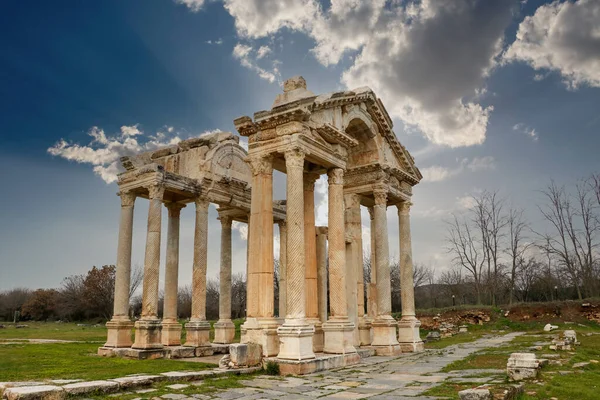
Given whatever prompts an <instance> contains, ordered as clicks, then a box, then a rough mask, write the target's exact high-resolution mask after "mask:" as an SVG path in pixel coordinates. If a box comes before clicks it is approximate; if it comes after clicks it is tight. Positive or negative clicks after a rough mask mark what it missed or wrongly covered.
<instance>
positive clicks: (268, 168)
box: [247, 155, 273, 176]
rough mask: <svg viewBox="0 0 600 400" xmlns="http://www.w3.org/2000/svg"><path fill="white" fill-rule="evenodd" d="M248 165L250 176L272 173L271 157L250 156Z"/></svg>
mask: <svg viewBox="0 0 600 400" xmlns="http://www.w3.org/2000/svg"><path fill="white" fill-rule="evenodd" d="M247 162H248V164H250V170H252V175H254V176H256V175H268V174H272V173H273V156H270V155H267V156H263V155H261V156H252V157H248V160H247Z"/></svg>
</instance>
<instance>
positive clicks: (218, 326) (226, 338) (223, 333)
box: [213, 320, 235, 344]
mask: <svg viewBox="0 0 600 400" xmlns="http://www.w3.org/2000/svg"><path fill="white" fill-rule="evenodd" d="M214 328H215V340H213V343H220V344H228V343H233V339H234V337H235V325H234V324H233V322H232V321H231V320H225V321H218V322H216V323H215V326H214Z"/></svg>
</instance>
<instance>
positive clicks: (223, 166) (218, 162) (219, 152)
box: [206, 142, 252, 182]
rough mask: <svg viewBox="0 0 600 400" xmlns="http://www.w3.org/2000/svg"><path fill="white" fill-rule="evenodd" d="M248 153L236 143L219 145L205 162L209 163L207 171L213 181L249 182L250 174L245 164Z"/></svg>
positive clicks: (248, 167) (208, 155)
mask: <svg viewBox="0 0 600 400" xmlns="http://www.w3.org/2000/svg"><path fill="white" fill-rule="evenodd" d="M247 156H248V153H247V152H246V150H244V148H243V147H242V146H240V145H239V144H237V143H231V142H230V143H224V144H220V145H219V146H218V147H217V148H216V149H215V150H214V152H212V154H211V153H209V154H207V157H206V162H207V163H210V166H209V171H210V172H211V175H212V176H213V180H215V181H220V180H222V179H225V180H231V179H235V180H239V181H242V182H250V181H251V180H252V173H251V171H250V166H249V165H248V164H247V163H246V162H245V159H246V157H247Z"/></svg>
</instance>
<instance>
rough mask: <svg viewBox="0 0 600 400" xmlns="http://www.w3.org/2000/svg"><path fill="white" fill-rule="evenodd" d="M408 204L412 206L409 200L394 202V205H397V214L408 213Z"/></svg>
mask: <svg viewBox="0 0 600 400" xmlns="http://www.w3.org/2000/svg"><path fill="white" fill-rule="evenodd" d="M410 206H412V203H411V202H410V201H403V202H402V203H398V204H396V207H398V215H409V213H410Z"/></svg>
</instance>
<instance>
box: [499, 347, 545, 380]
mask: <svg viewBox="0 0 600 400" xmlns="http://www.w3.org/2000/svg"><path fill="white" fill-rule="evenodd" d="M539 368H540V364H539V360H538V359H537V358H536V356H535V354H533V353H513V354H511V355H510V357H509V358H508V363H507V364H506V372H507V374H508V378H509V379H510V380H512V381H522V380H525V379H535V378H537V375H538V371H539Z"/></svg>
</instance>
